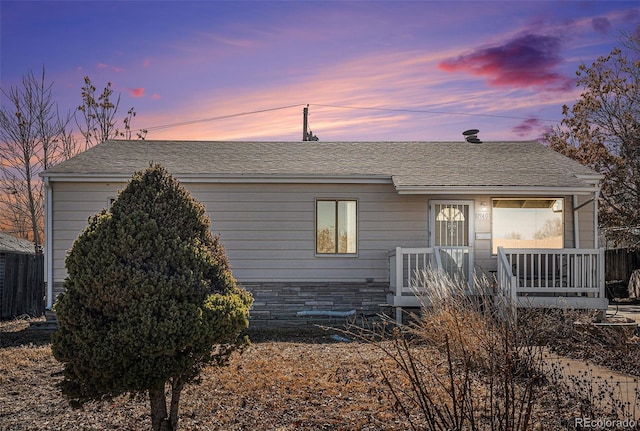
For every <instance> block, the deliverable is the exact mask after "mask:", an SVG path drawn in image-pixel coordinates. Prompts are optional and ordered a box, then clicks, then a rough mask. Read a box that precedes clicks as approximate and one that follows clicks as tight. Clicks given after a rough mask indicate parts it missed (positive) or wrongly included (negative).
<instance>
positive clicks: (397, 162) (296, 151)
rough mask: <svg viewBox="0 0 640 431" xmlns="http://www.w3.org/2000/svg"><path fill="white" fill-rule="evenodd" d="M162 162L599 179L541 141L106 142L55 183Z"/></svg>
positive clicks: (206, 172)
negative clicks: (471, 142)
mask: <svg viewBox="0 0 640 431" xmlns="http://www.w3.org/2000/svg"><path fill="white" fill-rule="evenodd" d="M149 163H159V164H161V165H163V166H165V167H166V168H167V169H168V170H169V172H170V173H172V174H173V175H175V176H176V177H178V178H180V177H181V176H199V177H203V178H207V177H209V178H218V177H233V176H245V177H251V176H261V177H264V176H288V177H297V176H300V177H303V176H304V177H309V176H318V177H322V176H326V177H331V176H339V177H345V176H347V177H348V176H381V177H385V178H388V179H392V180H393V183H394V184H395V186H396V187H397V188H412V187H414V188H418V187H505V186H506V187H527V188H531V187H542V188H566V189H569V188H584V187H586V185H587V184H586V183H585V181H584V179H582V178H581V177H590V178H591V179H592V180H593V178H597V177H598V174H597V173H596V172H594V171H592V170H591V169H589V168H587V167H585V166H582V165H580V164H579V163H577V162H575V161H573V160H571V159H569V158H566V157H564V156H562V155H560V154H559V153H557V152H554V151H552V150H550V149H549V148H547V147H545V146H543V145H541V144H539V143H536V142H487V143H483V144H468V143H463V142H318V141H315V142H314V141H311V142H210V141H209V142H208V141H120V140H118V141H107V142H105V143H103V144H100V145H97V146H95V147H93V148H91V149H89V150H87V151H86V152H84V153H81V154H79V155H77V156H76V157H74V158H72V159H70V160H67V161H65V162H63V163H61V164H59V165H57V166H55V167H53V168H51V169H49V170H47V171H46V172H45V173H44V175H45V176H49V177H51V178H52V179H55V177H68V176H80V177H87V178H89V177H103V176H111V177H113V176H123V177H129V176H131V174H132V173H133V172H135V171H139V170H141V169H145V168H146V167H147V166H149Z"/></svg>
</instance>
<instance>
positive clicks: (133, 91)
mask: <svg viewBox="0 0 640 431" xmlns="http://www.w3.org/2000/svg"><path fill="white" fill-rule="evenodd" d="M129 95H131V97H142V96H144V88H142V87H138V88H129Z"/></svg>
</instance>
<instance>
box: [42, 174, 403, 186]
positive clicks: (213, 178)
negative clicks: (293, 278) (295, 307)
mask: <svg viewBox="0 0 640 431" xmlns="http://www.w3.org/2000/svg"><path fill="white" fill-rule="evenodd" d="M172 175H173V176H175V177H176V178H177V179H178V180H179V181H180V182H183V183H287V184H314V183H315V184H393V181H392V180H391V177H390V176H386V175H296V174H290V175H284V174H278V175H270V174H258V175H255V174H247V175H209V174H175V173H172ZM41 176H42V177H43V178H48V179H49V181H51V182H91V183H96V182H98V183H103V182H128V181H129V180H130V179H131V175H123V174H99V175H96V174H82V173H55V172H52V173H45V174H43V175H41Z"/></svg>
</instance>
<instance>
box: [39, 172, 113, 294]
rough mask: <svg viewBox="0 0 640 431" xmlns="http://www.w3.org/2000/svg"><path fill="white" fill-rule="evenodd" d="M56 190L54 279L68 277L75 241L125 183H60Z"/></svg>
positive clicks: (56, 183) (59, 280) (54, 209)
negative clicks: (67, 264) (66, 263)
mask: <svg viewBox="0 0 640 431" xmlns="http://www.w3.org/2000/svg"><path fill="white" fill-rule="evenodd" d="M51 185H52V190H53V206H52V210H53V211H52V213H53V223H52V224H53V280H54V283H55V282H61V281H62V280H64V278H65V277H66V274H67V273H66V270H65V268H64V260H65V257H66V255H67V251H68V250H69V249H70V248H71V246H72V245H73V241H75V239H76V238H77V237H78V235H79V234H80V233H81V232H82V231H83V230H84V229H85V228H86V227H87V220H88V219H89V217H91V216H92V215H94V214H97V213H99V212H100V211H101V210H102V209H103V208H105V207H106V206H107V202H108V200H109V198H112V197H115V196H116V195H117V193H118V190H119V189H122V188H123V187H124V184H122V183H59V182H51Z"/></svg>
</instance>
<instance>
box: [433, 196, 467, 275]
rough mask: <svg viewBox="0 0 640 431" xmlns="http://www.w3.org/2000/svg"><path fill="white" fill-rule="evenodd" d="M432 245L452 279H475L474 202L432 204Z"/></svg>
mask: <svg viewBox="0 0 640 431" xmlns="http://www.w3.org/2000/svg"><path fill="white" fill-rule="evenodd" d="M430 209H431V211H430V213H431V216H430V222H431V223H430V225H431V244H433V246H434V247H435V248H436V249H438V251H439V254H440V260H441V262H442V267H443V269H444V270H445V271H446V272H447V273H448V274H449V275H450V276H452V277H454V278H458V279H463V280H467V281H470V280H473V277H472V274H473V273H472V271H473V238H474V232H473V215H474V213H473V201H431V205H430Z"/></svg>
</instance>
